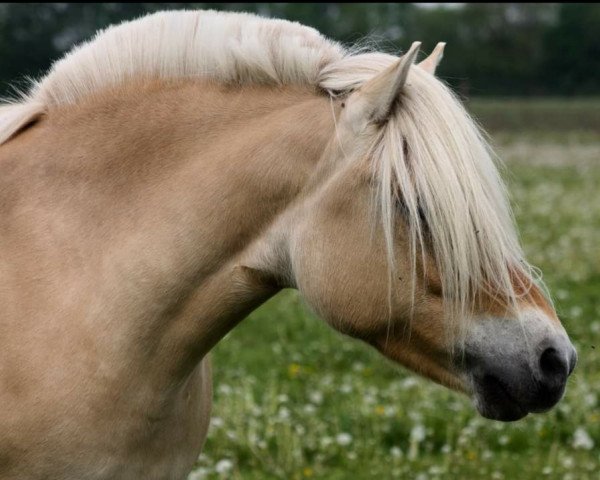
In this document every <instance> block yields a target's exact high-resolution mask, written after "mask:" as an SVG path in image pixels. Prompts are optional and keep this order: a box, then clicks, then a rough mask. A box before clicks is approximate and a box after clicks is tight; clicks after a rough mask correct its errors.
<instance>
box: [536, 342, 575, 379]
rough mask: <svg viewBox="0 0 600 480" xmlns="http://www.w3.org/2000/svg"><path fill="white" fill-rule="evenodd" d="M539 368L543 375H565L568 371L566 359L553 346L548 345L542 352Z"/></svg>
mask: <svg viewBox="0 0 600 480" xmlns="http://www.w3.org/2000/svg"><path fill="white" fill-rule="evenodd" d="M540 368H541V370H542V373H543V374H544V376H545V377H555V376H557V375H560V376H565V377H566V376H567V375H568V371H569V366H568V365H567V359H566V358H565V356H564V355H561V354H560V352H559V351H558V350H556V348H553V347H549V348H547V349H546V350H544V351H543V352H542V355H541V357H540Z"/></svg>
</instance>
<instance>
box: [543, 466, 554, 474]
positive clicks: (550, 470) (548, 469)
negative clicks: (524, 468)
mask: <svg viewBox="0 0 600 480" xmlns="http://www.w3.org/2000/svg"><path fill="white" fill-rule="evenodd" d="M551 473H552V467H544V468H543V469H542V475H550V474H551Z"/></svg>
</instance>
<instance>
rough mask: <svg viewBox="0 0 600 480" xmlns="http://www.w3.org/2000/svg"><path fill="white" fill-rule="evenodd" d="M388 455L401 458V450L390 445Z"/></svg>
mask: <svg viewBox="0 0 600 480" xmlns="http://www.w3.org/2000/svg"><path fill="white" fill-rule="evenodd" d="M390 455H391V456H392V457H394V458H401V457H402V450H401V449H400V447H392V448H390Z"/></svg>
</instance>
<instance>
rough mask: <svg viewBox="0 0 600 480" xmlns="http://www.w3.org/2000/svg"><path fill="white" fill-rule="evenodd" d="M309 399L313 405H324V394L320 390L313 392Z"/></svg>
mask: <svg viewBox="0 0 600 480" xmlns="http://www.w3.org/2000/svg"><path fill="white" fill-rule="evenodd" d="M309 398H310V401H311V402H312V403H316V404H317V405H319V404H321V403H323V394H322V393H321V392H319V391H318V390H316V391H314V392H311V394H310V395H309Z"/></svg>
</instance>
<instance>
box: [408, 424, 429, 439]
mask: <svg viewBox="0 0 600 480" xmlns="http://www.w3.org/2000/svg"><path fill="white" fill-rule="evenodd" d="M410 440H411V442H415V443H421V442H422V441H423V440H425V427H424V426H423V425H421V424H417V425H415V426H414V427H413V428H412V430H411V431H410Z"/></svg>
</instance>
